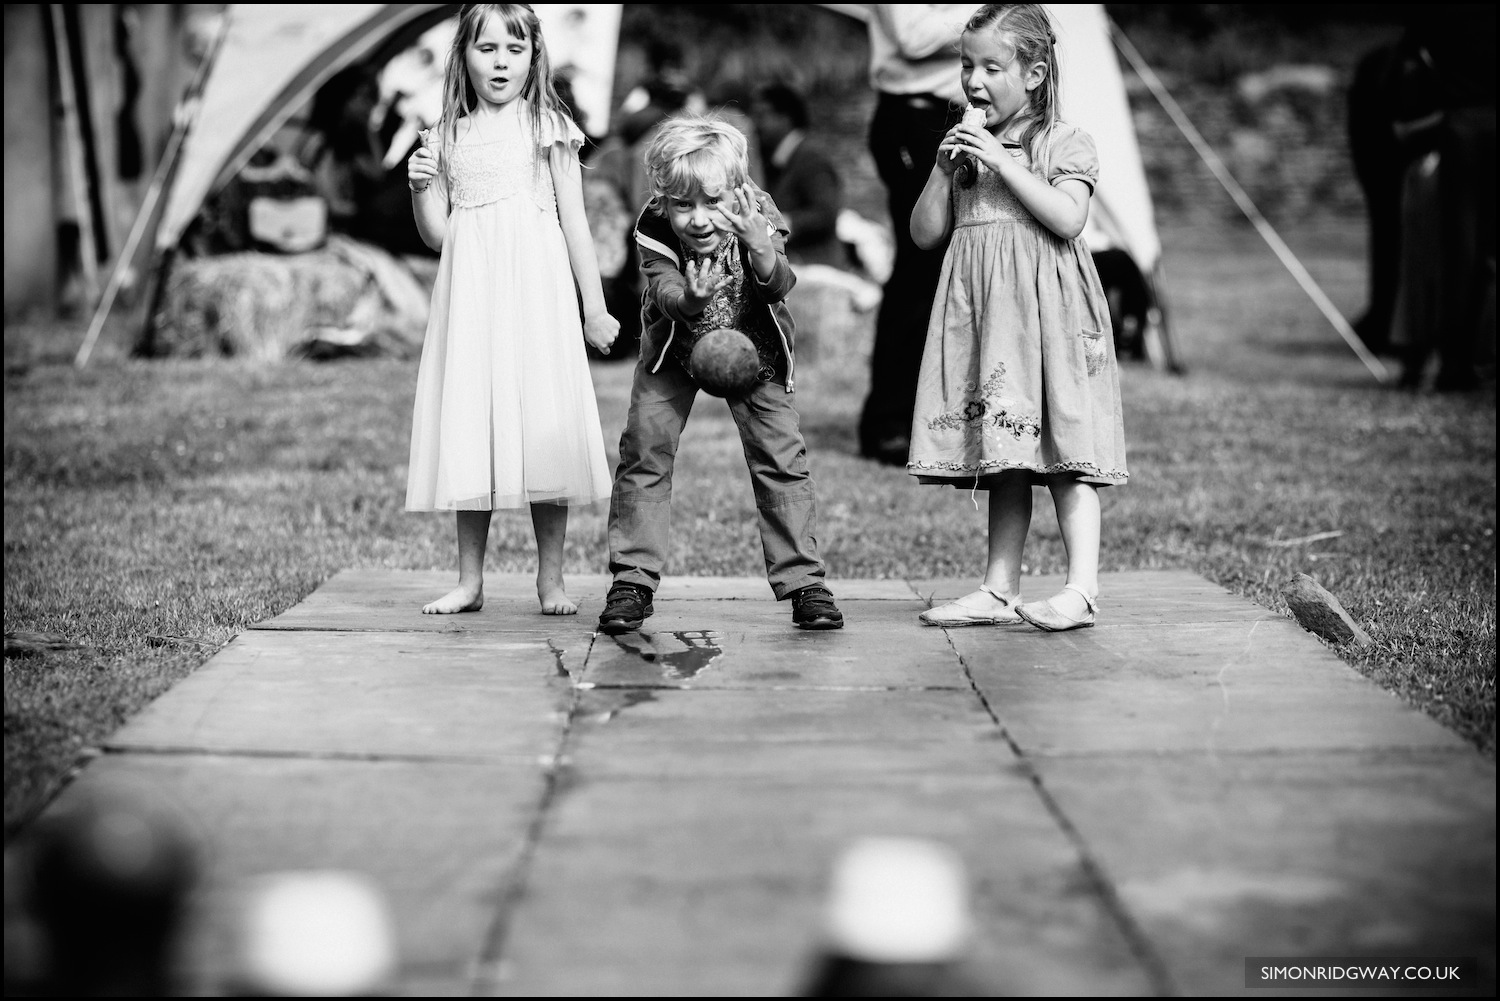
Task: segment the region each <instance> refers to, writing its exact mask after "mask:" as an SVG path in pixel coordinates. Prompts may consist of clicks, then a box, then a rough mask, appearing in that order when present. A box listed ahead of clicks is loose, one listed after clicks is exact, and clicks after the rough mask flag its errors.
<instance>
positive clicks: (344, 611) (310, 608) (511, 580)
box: [252, 570, 915, 637]
mask: <svg viewBox="0 0 1500 1001" xmlns="http://www.w3.org/2000/svg"><path fill="white" fill-rule="evenodd" d="M611 579H612V578H610V576H609V575H607V574H569V575H568V576H567V578H566V582H567V589H568V594H569V596H570V597H572V598H573V600H574V601H575V602H577V603H578V607H579V613H578V614H577V615H570V616H553V615H542V614H541V611H540V610H539V609H538V607H537V600H536V584H535V581H534V579H533V578H532V577H531V576H530V575H527V574H517V573H511V574H488V575H486V577H485V584H484V602H485V603H484V607H483V608H482V609H480V610H479V611H478V612H465V613H463V614H461V615H423V614H422V606H423V605H425V604H427V603H428V602H429V601H432V600H433V599H434V598H437V597H440V596H441V595H443V594H446V593H447V592H448V591H449V590H451V589H452V587H453V585H454V583H455V581H456V577H455V575H454V574H453V573H452V572H451V571H437V570H342V571H340V572H339V573H337V574H335V575H334V576H332V577H331V578H329V579H328V580H327V581H326V582H324V583H323V585H322V586H321V587H319V588H318V589H317V590H316V591H314V592H313V593H312V594H310V595H308V596H307V597H306V598H304V599H303V600H302V601H301V602H299V603H298V604H296V605H294V606H293V607H291V608H289V609H287V610H286V611H284V612H282V613H281V614H280V615H277V616H275V617H273V618H271V619H267V620H266V621H265V622H260V623H257V624H256V625H255V626H253V627H252V628H254V629H346V630H379V631H390V630H412V631H416V632H515V631H520V632H531V631H536V630H546V631H550V632H552V633H553V634H555V635H560V636H568V637H572V636H576V635H579V634H587V633H590V632H592V631H593V628H594V624H595V623H596V622H597V621H598V618H599V612H600V611H601V610H602V609H603V608H604V596H605V595H606V594H607V593H608V591H609V585H610V581H611ZM829 586H830V587H832V588H833V589H834V591H835V593H836V594H837V595H838V597H839V598H840V599H845V598H850V599H864V600H878V599H887V600H898V601H910V600H912V599H913V598H914V597H915V592H913V591H912V589H911V588H910V587H909V586H908V585H907V584H906V583H905V582H904V581H899V580H849V581H839V580H834V581H830V582H829ZM657 594H658V598H659V600H660V601H662V602H663V603H664V604H665V605H666V606H667V607H670V605H671V603H673V602H677V601H680V600H691V599H710V600H712V599H717V600H735V601H747V602H755V603H764V604H765V606H766V608H765V611H766V614H767V615H768V616H769V617H770V618H773V619H774V618H778V617H780V618H788V619H789V618H790V616H791V607H790V606H789V605H788V604H786V603H784V602H778V601H776V600H775V596H774V595H773V594H772V593H771V587H770V585H769V584H767V583H766V580H765V578H764V577H672V576H668V577H665V578H663V580H662V586H661V589H660V590H659V591H658V593H657Z"/></svg>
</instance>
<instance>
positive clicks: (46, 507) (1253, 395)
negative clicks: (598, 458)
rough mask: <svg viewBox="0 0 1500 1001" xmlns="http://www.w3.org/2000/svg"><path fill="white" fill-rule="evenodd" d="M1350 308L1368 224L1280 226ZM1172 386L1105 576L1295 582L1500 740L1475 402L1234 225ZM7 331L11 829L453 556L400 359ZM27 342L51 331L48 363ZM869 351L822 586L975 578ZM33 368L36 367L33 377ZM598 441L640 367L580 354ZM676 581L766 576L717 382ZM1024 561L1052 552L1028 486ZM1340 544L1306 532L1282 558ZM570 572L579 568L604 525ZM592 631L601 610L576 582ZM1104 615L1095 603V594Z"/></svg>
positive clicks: (694, 438) (1196, 272) (1158, 388)
mask: <svg viewBox="0 0 1500 1001" xmlns="http://www.w3.org/2000/svg"><path fill="white" fill-rule="evenodd" d="M1287 236H1288V239H1289V242H1291V243H1292V244H1293V246H1294V247H1295V248H1296V249H1297V251H1298V253H1299V254H1300V255H1302V258H1303V260H1304V262H1305V263H1306V264H1307V266H1308V267H1309V269H1310V270H1311V271H1312V273H1313V274H1314V275H1315V276H1317V278H1318V280H1319V281H1320V283H1322V284H1323V286H1324V288H1325V289H1326V290H1327V291H1328V293H1329V295H1330V296H1331V297H1332V298H1333V300H1334V301H1335V302H1336V303H1337V304H1338V305H1339V306H1340V308H1342V309H1343V310H1344V311H1345V312H1346V314H1350V315H1352V314H1354V313H1356V312H1357V311H1358V309H1359V308H1360V306H1361V304H1362V298H1363V294H1364V291H1363V290H1364V270H1363V260H1364V249H1363V241H1362V231H1361V229H1360V227H1359V226H1358V225H1357V224H1344V225H1330V226H1328V227H1324V228H1322V229H1319V230H1316V231H1314V230H1308V231H1305V232H1296V233H1289V234H1287ZM1163 238H1164V243H1165V245H1166V247H1167V250H1166V269H1167V274H1166V281H1167V284H1166V288H1167V294H1168V296H1169V304H1170V306H1171V309H1172V319H1173V329H1174V333H1175V336H1176V338H1177V341H1178V343H1179V346H1180V350H1181V354H1182V356H1183V358H1184V360H1185V362H1186V364H1187V366H1188V374H1187V375H1186V376H1185V377H1175V376H1170V375H1165V374H1162V373H1158V372H1155V371H1153V370H1151V369H1149V368H1147V367H1145V366H1144V365H1141V364H1139V363H1129V364H1126V365H1125V367H1124V371H1123V374H1122V380H1123V388H1124V394H1125V407H1126V410H1125V416H1126V433H1127V440H1128V443H1129V446H1130V466H1131V473H1132V477H1131V482H1130V484H1129V485H1128V486H1126V487H1123V488H1119V489H1115V490H1109V491H1105V495H1104V497H1105V500H1104V503H1105V508H1104V512H1105V514H1104V516H1105V524H1104V546H1103V552H1102V563H1103V567H1104V569H1106V570H1113V569H1133V568H1145V567H1184V568H1187V569H1191V570H1194V571H1197V572H1200V573H1202V574H1204V575H1206V576H1207V577H1208V578H1210V579H1211V580H1214V581H1217V582H1219V583H1220V584H1222V585H1224V586H1225V587H1228V588H1229V589H1231V590H1233V591H1234V592H1236V593H1238V594H1241V595H1244V596H1246V597H1247V598H1249V599H1251V600H1254V601H1256V602H1259V603H1261V604H1263V605H1265V606H1267V607H1270V608H1273V609H1278V610H1282V611H1285V606H1284V603H1283V602H1282V601H1281V599H1280V598H1279V596H1278V594H1277V588H1278V586H1279V585H1280V583H1281V582H1282V581H1284V580H1285V579H1286V578H1288V577H1289V576H1291V575H1292V574H1293V573H1295V572H1298V571H1303V572H1307V573H1310V574H1312V575H1313V576H1314V577H1316V578H1317V579H1318V580H1319V581H1320V582H1321V583H1322V584H1323V585H1324V586H1326V587H1328V588H1329V589H1330V590H1332V591H1333V592H1334V593H1335V594H1336V595H1337V596H1338V597H1339V598H1340V600H1341V601H1342V602H1343V604H1344V605H1345V607H1346V608H1347V609H1348V610H1349V612H1350V613H1351V614H1352V615H1353V616H1354V618H1355V619H1356V620H1358V621H1359V622H1360V623H1362V624H1363V625H1364V627H1365V628H1366V629H1367V630H1368V631H1369V632H1370V634H1371V635H1372V636H1373V638H1374V639H1375V644H1374V645H1373V646H1371V647H1369V648H1365V649H1360V648H1356V647H1346V648H1341V649H1340V651H1339V652H1340V653H1341V654H1342V655H1343V656H1345V657H1346V658H1347V659H1348V661H1349V662H1350V663H1351V664H1353V665H1354V666H1355V667H1356V668H1358V669H1359V670H1360V671H1362V672H1364V673H1366V674H1367V675H1369V676H1370V677H1372V678H1373V679H1375V680H1376V681H1377V682H1378V683H1380V684H1381V685H1384V686H1385V687H1387V688H1389V689H1390V690H1392V691H1393V692H1396V693H1397V694H1399V695H1400V696H1401V697H1402V698H1404V699H1406V700H1407V701H1408V702H1410V703H1411V704H1413V705H1416V706H1419V707H1421V708H1422V709H1423V710H1424V711H1426V712H1428V713H1430V714H1432V715H1433V716H1434V717H1436V718H1437V719H1439V720H1441V721H1442V722H1443V723H1445V724H1446V725H1448V726H1449V727H1451V728H1453V729H1454V730H1455V731H1456V732H1458V733H1460V734H1462V735H1463V736H1464V737H1465V738H1466V739H1467V740H1469V741H1470V742H1472V743H1473V744H1474V745H1475V746H1476V747H1477V748H1479V749H1480V750H1481V751H1483V752H1484V753H1486V754H1489V755H1493V753H1494V728H1495V716H1494V708H1495V690H1494V665H1495V538H1494V524H1495V500H1494V490H1495V399H1494V391H1493V388H1489V389H1486V390H1484V391H1481V392H1477V393H1470V394H1462V395H1444V396H1440V395H1432V394H1416V393H1411V392H1405V391H1400V390H1396V389H1393V388H1390V387H1386V386H1381V385H1378V384H1376V383H1375V381H1374V380H1373V379H1372V378H1371V377H1370V375H1369V373H1368V372H1367V371H1366V370H1365V368H1364V367H1363V366H1362V365H1361V364H1360V362H1359V361H1358V359H1357V358H1356V357H1355V356H1354V355H1353V353H1352V352H1350V351H1349V349H1348V348H1347V347H1346V346H1345V345H1344V344H1343V342H1342V341H1341V340H1340V339H1339V337H1338V335H1337V334H1336V333H1335V331H1334V330H1333V329H1332V328H1331V327H1330V326H1329V325H1328V324H1327V322H1326V321H1325V320H1324V319H1323V318H1322V316H1321V315H1320V314H1319V313H1318V312H1317V310H1316V309H1315V308H1314V307H1313V305H1312V304H1311V302H1310V301H1308V300H1307V298H1306V297H1305V296H1304V295H1303V294H1302V293H1301V291H1300V290H1299V289H1298V288H1297V286H1296V285H1295V283H1294V282H1293V281H1292V279H1291V278H1290V277H1289V276H1288V275H1287V274H1286V272H1285V271H1284V270H1283V269H1282V267H1281V265H1280V264H1279V263H1278V262H1277V261H1276V259H1275V258H1274V257H1273V256H1272V255H1271V253H1270V252H1269V251H1268V250H1267V249H1266V248H1265V247H1264V245H1263V244H1262V243H1261V242H1260V240H1259V238H1258V237H1256V236H1255V235H1254V233H1253V232H1251V231H1249V230H1247V229H1240V228H1235V227H1221V228H1218V229H1215V230H1212V231H1207V230H1202V229H1192V228H1187V227H1178V228H1174V227H1171V226H1166V227H1164V229H1163ZM37 333H38V331H36V330H31V331H24V330H19V329H17V330H15V331H13V330H11V329H7V331H6V356H7V376H6V387H5V558H6V564H5V629H6V633H7V636H9V635H10V634H11V633H12V632H16V631H31V632H41V633H51V634H57V635H59V636H61V637H64V638H65V640H66V641H67V642H68V643H71V644H75V645H76V646H75V648H73V649H63V650H55V651H50V652H44V653H39V654H32V655H27V656H11V655H10V653H9V644H7V646H8V652H7V656H6V659H5V817H6V825H7V830H8V831H13V830H14V829H15V827H16V826H17V825H18V824H20V823H23V822H24V821H25V819H26V818H28V817H29V816H31V815H32V814H33V813H34V812H35V810H36V809H37V808H38V807H39V806H40V805H42V804H43V803H45V802H46V800H47V798H48V797H49V796H50V795H52V794H53V793H54V792H55V790H56V789H57V788H58V787H59V785H60V783H62V782H64V781H65V780H66V778H67V776H68V774H69V771H70V769H71V768H73V767H74V766H75V765H76V764H77V763H78V762H79V761H80V760H84V759H85V758H86V756H87V755H88V753H90V752H89V749H90V747H91V746H93V745H94V744H96V743H97V742H98V741H99V740H101V739H102V738H103V737H104V736H106V735H107V734H108V733H110V732H111V731H112V730H113V729H115V728H116V727H118V726H119V725H120V724H121V723H122V722H124V721H125V720H126V719H127V718H128V717H129V716H130V715H131V714H132V713H134V712H136V711H137V710H139V709H140V708H141V707H142V706H143V705H145V704H146V703H147V702H148V701H150V700H151V699H152V698H154V697H155V696H157V695H159V694H160V693H161V692H162V691H164V690H165V689H166V688H167V687H168V686H170V685H171V684H172V683H173V682H174V681H176V680H177V679H179V678H181V677H183V676H184V675H186V674H187V673H189V672H191V671H192V670H193V669H194V668H195V667H197V666H198V665H199V664H201V663H202V662H203V661H204V660H205V659H207V658H208V657H209V656H210V655H211V654H212V653H213V652H214V651H215V650H216V649H218V648H219V647H220V646H222V645H223V644H224V643H226V642H228V641H229V640H230V639H231V638H232V637H234V636H235V635H236V634H237V633H238V632H240V631H241V630H243V629H244V628H246V627H247V626H249V625H251V624H252V623H254V622H257V621H260V620H262V619H265V618H267V617H268V616H272V615H275V614H277V613H279V612H281V611H282V610H284V609H286V608H287V607H289V606H291V605H293V604H295V603H296V602H298V601H300V600H301V599H302V598H303V597H305V596H306V595H307V594H308V593H309V592H311V591H312V590H313V589H314V588H316V587H317V586H318V585H319V584H321V583H322V582H323V581H324V580H326V579H327V578H328V577H329V576H330V575H332V574H333V573H335V572H337V571H339V570H341V569H343V568H346V567H366V568H368V567H392V568H406V569H450V568H452V567H453V565H454V544H453V526H452V519H451V517H450V516H445V515H431V514H424V515H417V514H407V513H405V512H403V511H402V509H401V508H402V502H403V499H404V491H405V464H406V454H407V435H408V433H409V429H410V420H411V398H412V393H413V388H414V383H415V374H416V371H415V363H412V362H395V361H381V360H373V361H350V362H342V363H333V364H325V365H316V364H310V363H295V364H287V365H284V366H279V367H255V366H252V365H249V364H245V363H240V362H235V361H157V362H142V361H128V360H123V359H119V358H117V357H111V356H110V355H109V354H108V352H105V353H103V354H101V356H100V357H99V359H98V360H97V362H96V363H95V364H93V365H91V366H90V367H89V368H87V369H86V370H84V371H82V372H79V371H77V370H75V369H73V368H72V367H71V366H70V365H68V364H66V363H59V360H61V361H62V362H65V361H66V360H67V359H70V358H71V353H72V350H73V349H74V348H75V347H76V344H77V341H76V339H72V340H70V338H72V337H73V336H74V333H75V331H73V330H72V329H71V328H57V329H50V330H44V331H41V333H42V334H44V335H45V336H47V337H49V338H51V339H50V340H48V341H45V342H38V341H37V339H36V336H35V335H36V334H37ZM39 344H40V346H38V345H39ZM860 350H861V349H860V347H859V346H845V347H843V348H836V346H833V345H826V344H825V345H823V346H822V350H821V353H820V355H819V357H817V358H816V360H812V361H810V362H809V363H808V364H806V365H805V366H804V373H803V378H802V380H801V382H800V384H799V392H798V406H799V408H800V409H801V412H802V414H803V422H804V429H805V431H806V434H807V439H808V445H809V450H810V456H811V461H812V464H813V471H814V473H815V475H816V477H817V479H818V484H819V501H820V523H821V527H820V531H819V536H820V538H821V539H822V541H823V545H824V552H825V555H826V557H827V559H828V563H829V569H830V573H831V575H832V576H833V577H836V578H837V577H901V576H913V577H924V576H943V575H967V576H974V577H976V578H977V576H978V575H979V574H980V572H981V570H982V566H983V551H984V547H983V531H984V525H983V519H982V516H981V515H980V514H979V513H977V512H976V511H975V509H974V507H973V505H972V504H971V503H970V501H969V497H968V495H967V494H965V493H963V492H960V491H955V490H950V489H924V488H918V487H917V486H916V485H915V484H914V482H913V481H912V480H911V479H910V477H908V476H907V475H906V474H905V473H904V472H902V471H900V470H896V469H891V468H888V467H882V466H877V465H874V464H872V463H869V462H867V461H864V460H862V459H860V458H858V456H857V448H856V440H855V434H854V425H855V421H856V418H857V415H858V411H859V407H860V403H861V400H862V397H863V393H864V388H865V370H864V364H863V360H862V358H861V357H860ZM49 359H51V360H50V361H49ZM594 374H595V382H596V386H597V388H598V392H599V399H600V406H601V414H602V416H603V421H604V425H605V427H604V432H605V438H606V441H607V442H608V443H609V445H610V448H611V451H612V452H613V449H614V445H615V442H616V441H617V439H618V435H619V430H620V427H621V425H622V423H623V420H624V414H625V404H626V400H627V396H628V391H629V378H630V366H629V365H627V364H622V363H618V362H613V363H603V364H599V365H597V366H596V367H595V370H594ZM678 468H679V473H678V477H677V481H676V482H677V484H678V490H677V493H676V497H675V515H674V517H675V521H674V532H675V534H674V542H673V557H672V566H671V568H670V572H672V573H676V574H732V575H757V574H760V573H762V572H763V567H762V564H761V557H760V546H759V543H758V541H757V537H756V529H755V518H754V507H753V500H752V497H751V494H750V489H749V483H748V479H747V477H746V474H745V471H744V464H743V458H742V456H741V453H740V447H739V443H738V440H737V439H736V437H735V435H734V431H733V425H732V423H731V422H730V421H729V420H728V417H727V411H726V410H725V408H724V407H723V405H722V404H721V403H719V402H718V401H715V400H712V399H710V398H707V397H704V398H702V401H701V402H700V404H699V410H698V413H697V414H696V415H695V417H694V421H693V422H692V423H691V424H690V425H689V429H688V433H687V435H686V436H685V438H684V443H683V447H682V450H681V453H680V459H679V467H678ZM1038 501H1039V503H1038V504H1037V506H1036V512H1037V513H1036V519H1035V522H1034V526H1033V531H1032V538H1031V540H1030V542H1029V543H1028V550H1027V562H1028V564H1029V566H1030V567H1031V568H1032V569H1033V570H1034V571H1036V572H1055V571H1059V570H1061V569H1062V567H1063V551H1062V543H1061V539H1060V537H1059V534H1058V531H1057V524H1056V520H1055V518H1053V516H1052V514H1051V505H1050V503H1048V502H1047V501H1046V500H1045V499H1044V498H1042V497H1039V498H1038ZM1327 532H1340V533H1342V534H1340V535H1337V536H1332V537H1328V538H1325V539H1322V540H1320V541H1315V542H1310V543H1299V544H1295V545H1290V546H1288V545H1278V544H1276V543H1278V542H1280V541H1284V540H1290V539H1298V538H1302V537H1306V536H1311V535H1317V534H1321V533H1327ZM531 545H532V544H531V538H530V528H529V521H528V519H527V518H526V517H525V516H524V515H519V514H516V515H504V516H499V517H497V518H496V519H495V527H494V529H493V531H492V536H491V546H490V557H489V568H490V569H491V570H492V571H531V570H533V569H534V564H533V556H532V549H531ZM567 557H568V568H569V570H570V571H572V572H575V573H583V572H590V573H597V572H600V571H601V570H602V569H603V565H604V562H605V558H606V553H605V544H604V525H603V519H602V517H600V516H599V515H597V514H585V515H578V516H576V517H575V519H574V522H573V524H572V528H571V531H570V535H569V541H568V553H567ZM575 597H578V598H581V599H582V600H583V614H585V615H589V614H593V613H596V612H597V610H598V608H599V605H600V600H601V598H602V595H595V594H577V595H575ZM1102 597H1103V600H1104V609H1105V611H1104V614H1105V616H1106V617H1107V616H1108V614H1109V613H1108V607H1109V606H1108V602H1109V599H1110V597H1111V595H1109V594H1108V593H1105V594H1104V595H1103V596H1102Z"/></svg>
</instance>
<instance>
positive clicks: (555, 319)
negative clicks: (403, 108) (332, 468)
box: [406, 101, 610, 511]
mask: <svg viewBox="0 0 1500 1001" xmlns="http://www.w3.org/2000/svg"><path fill="white" fill-rule="evenodd" d="M465 124H466V123H460V127H459V135H458V140H457V142H456V143H455V144H454V145H452V146H446V145H444V144H443V142H442V141H441V139H440V135H439V134H440V131H441V130H440V129H434V130H433V131H432V138H431V140H430V143H429V148H431V149H432V150H433V152H435V153H437V154H438V157H439V160H440V161H441V162H442V163H443V165H444V167H445V168H446V170H445V171H442V172H440V176H439V179H438V180H436V181H434V182H433V183H435V184H438V185H439V186H440V189H441V190H440V191H439V196H440V197H441V196H446V197H447V199H448V205H449V215H448V229H447V234H446V235H445V237H444V239H443V249H442V257H441V260H440V262H439V265H438V273H437V280H436V284H435V285H434V287H433V291H432V310H431V314H430V316H429V318H428V321H427V334H426V340H425V341H424V343H423V346H422V361H421V367H420V369H419V371H418V374H417V393H416V403H415V406H414V408H413V413H412V429H411V464H410V467H409V470H408V473H407V486H406V509H407V510H408V511H491V510H500V509H505V508H520V507H525V506H527V505H530V504H537V503H552V504H564V505H569V506H583V505H595V504H599V503H600V502H601V501H604V500H606V499H607V498H608V497H609V492H610V475H609V469H608V465H607V462H606V459H605V451H604V439H603V436H602V434H601V433H600V429H599V409H598V405H597V403H596V402H595V399H594V386H593V381H592V378H591V377H590V374H589V367H588V357H587V355H586V354H585V353H584V342H583V325H582V320H581V318H580V315H579V304H578V295H577V292H576V290H575V287H574V282H573V270H572V267H571V265H570V263H569V258H568V250H567V245H566V243H565V242H564V239H563V233H562V226H561V224H560V223H559V221H558V216H557V196H556V192H555V191H554V190H553V185H552V175H551V171H550V170H549V168H548V165H547V162H546V160H545V159H543V160H542V162H541V163H540V164H539V165H536V164H535V163H534V161H535V159H536V157H537V156H539V155H543V154H541V153H539V152H538V151H537V147H536V146H535V145H534V142H533V139H532V135H531V127H530V113H529V111H528V110H527V109H525V107H524V105H523V104H522V102H520V101H516V102H514V103H512V104H511V105H510V107H509V108H508V109H507V111H506V112H505V113H504V114H502V115H501V116H500V119H499V121H498V122H496V120H495V119H486V120H485V129H486V132H487V138H488V140H489V141H486V142H481V141H478V138H477V133H476V132H475V131H474V130H471V129H466V128H465V127H464V125H465ZM496 125H498V126H499V128H498V129H497V128H495V126H496ZM582 141H583V133H581V132H580V131H579V130H578V127H577V126H576V125H574V124H573V123H572V122H571V121H569V120H567V119H566V118H563V117H560V116H559V117H558V119H557V120H556V121H554V122H550V123H544V127H543V135H542V147H541V149H542V150H546V149H549V148H550V147H551V145H552V144H554V143H564V144H566V145H567V147H568V148H569V150H570V151H571V152H572V153H573V154H574V155H576V154H577V152H578V148H579V146H580V144H581V143H582ZM535 166H539V168H540V169H534V167H535Z"/></svg>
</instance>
